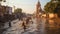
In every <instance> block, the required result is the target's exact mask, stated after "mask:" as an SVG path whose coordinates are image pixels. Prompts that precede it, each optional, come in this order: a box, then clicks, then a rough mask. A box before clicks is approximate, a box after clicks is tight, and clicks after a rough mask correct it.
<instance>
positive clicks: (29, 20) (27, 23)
mask: <svg viewBox="0 0 60 34" xmlns="http://www.w3.org/2000/svg"><path fill="white" fill-rule="evenodd" d="M30 23H32V24H33V21H32V19H31V17H28V18H27V19H26V20H25V21H23V23H22V26H23V29H24V31H25V30H26V28H27V25H29V24H30Z"/></svg>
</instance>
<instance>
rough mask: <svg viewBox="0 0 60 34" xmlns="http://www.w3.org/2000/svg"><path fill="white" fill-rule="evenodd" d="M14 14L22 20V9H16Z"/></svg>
mask: <svg viewBox="0 0 60 34" xmlns="http://www.w3.org/2000/svg"><path fill="white" fill-rule="evenodd" d="M14 13H15V15H16V16H17V18H19V19H21V18H22V9H21V8H17V9H15V11H14Z"/></svg>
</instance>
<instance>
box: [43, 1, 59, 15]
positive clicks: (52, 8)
mask: <svg viewBox="0 0 60 34" xmlns="http://www.w3.org/2000/svg"><path fill="white" fill-rule="evenodd" d="M44 10H45V11H46V12H49V13H57V14H58V16H60V0H51V1H50V2H48V3H47V4H46V5H45V7H44Z"/></svg>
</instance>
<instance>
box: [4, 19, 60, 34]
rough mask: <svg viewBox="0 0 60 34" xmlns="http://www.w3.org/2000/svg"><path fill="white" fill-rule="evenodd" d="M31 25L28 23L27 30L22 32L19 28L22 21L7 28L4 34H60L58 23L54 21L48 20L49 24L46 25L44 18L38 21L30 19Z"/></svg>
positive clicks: (21, 28)
mask: <svg viewBox="0 0 60 34" xmlns="http://www.w3.org/2000/svg"><path fill="white" fill-rule="evenodd" d="M32 21H33V24H32V23H29V28H27V29H26V31H24V29H23V27H22V26H21V24H22V23H20V22H22V21H19V22H18V23H17V24H15V25H14V26H13V27H11V28H8V29H7V31H5V32H4V34H5V33H6V34H21V33H22V34H60V27H59V24H58V22H56V21H55V20H54V19H50V20H49V23H46V18H40V19H39V21H36V19H32Z"/></svg>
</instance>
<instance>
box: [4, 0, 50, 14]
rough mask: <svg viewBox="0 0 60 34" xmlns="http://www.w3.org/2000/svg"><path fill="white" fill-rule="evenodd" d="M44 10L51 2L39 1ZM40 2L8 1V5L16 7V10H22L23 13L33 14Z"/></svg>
mask: <svg viewBox="0 0 60 34" xmlns="http://www.w3.org/2000/svg"><path fill="white" fill-rule="evenodd" d="M39 1H40V4H41V7H42V9H43V8H44V6H45V4H46V3H47V2H49V1H50V0H39ZM37 2H38V0H7V2H6V3H4V4H6V5H9V6H16V8H22V9H23V12H26V13H33V12H34V11H35V8H36V4H37Z"/></svg>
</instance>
